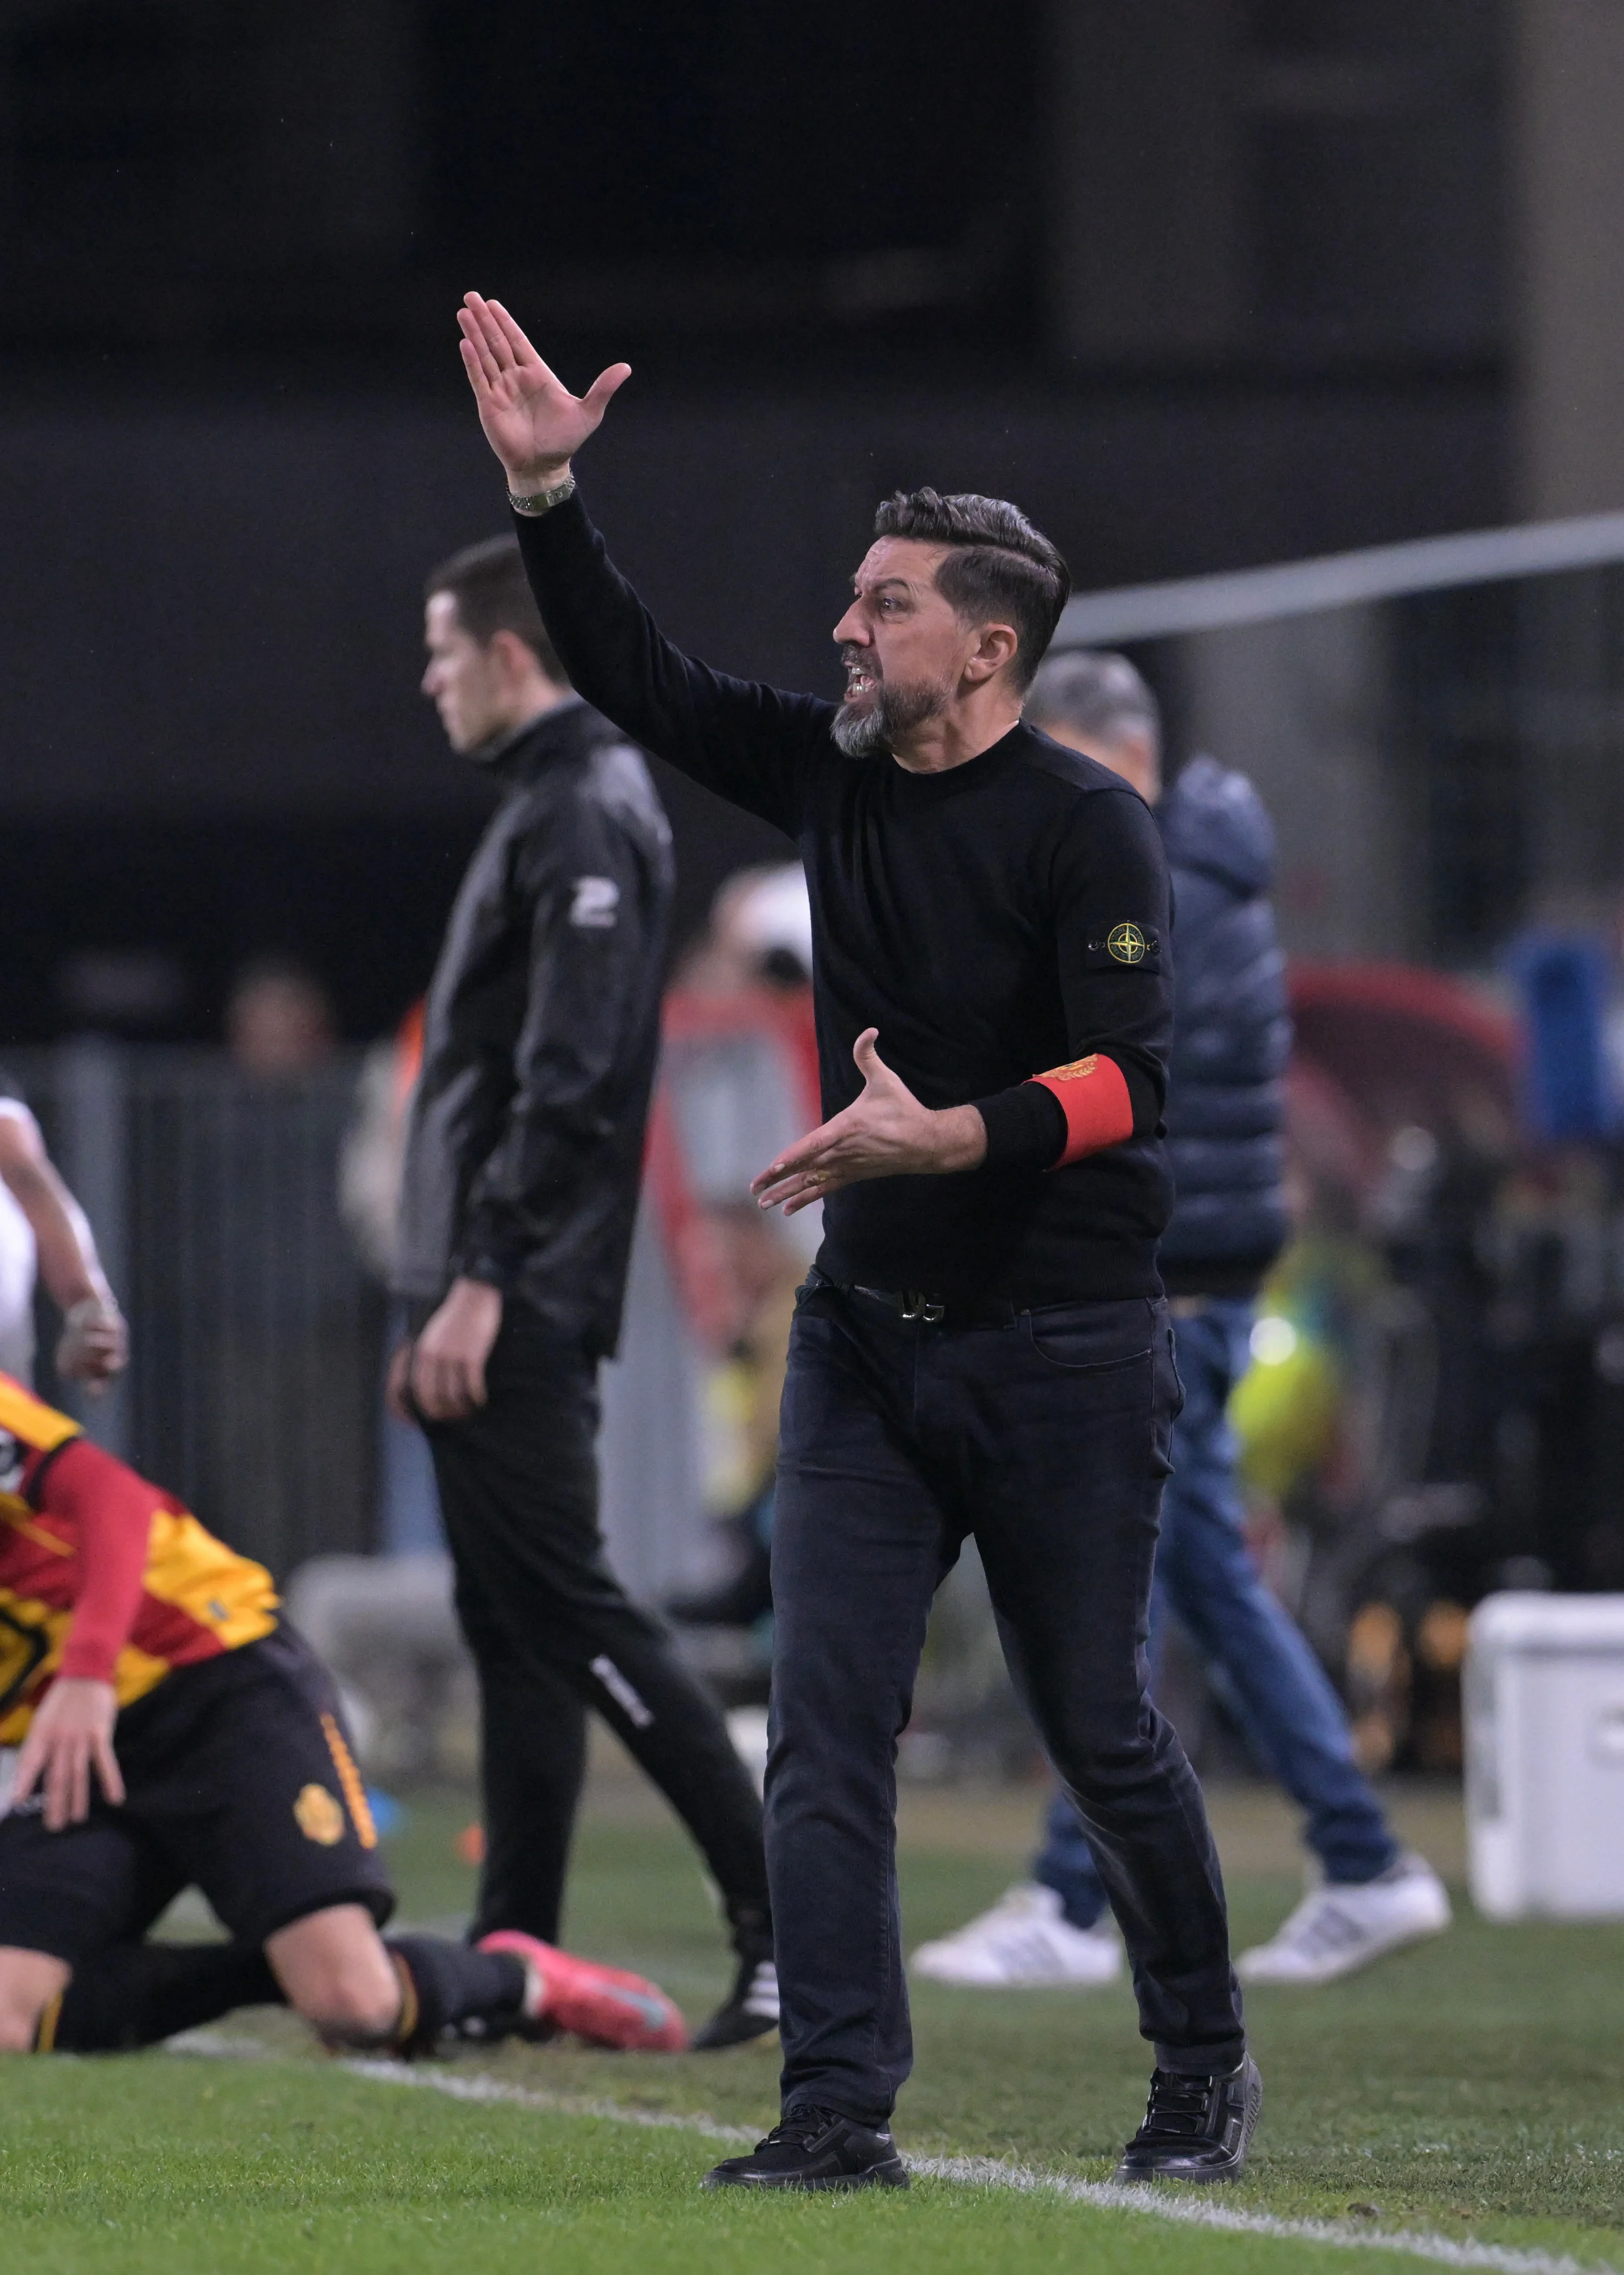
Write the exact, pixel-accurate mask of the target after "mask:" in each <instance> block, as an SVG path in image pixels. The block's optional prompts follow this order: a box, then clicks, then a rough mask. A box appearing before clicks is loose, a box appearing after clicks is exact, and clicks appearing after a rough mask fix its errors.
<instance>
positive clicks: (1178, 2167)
mask: <svg viewBox="0 0 1624 2275" xmlns="http://www.w3.org/2000/svg"><path fill="white" fill-rule="evenodd" d="M1262 2112H1263V2079H1262V2077H1261V2076H1260V2075H1259V2074H1258V2065H1257V2063H1256V2062H1255V2061H1254V2060H1252V2058H1251V2056H1250V2054H1248V2055H1247V2057H1246V2059H1245V2060H1244V2061H1243V2062H1242V2063H1241V2065H1240V2067H1238V2068H1237V2069H1232V2070H1226V2071H1224V2072H1222V2073H1221V2074H1220V2075H1215V2076H1212V2075H1209V2076H1197V2077H1183V2076H1181V2075H1178V2074H1177V2073H1176V2072H1175V2071H1173V2070H1166V2069H1159V2070H1154V2071H1152V2074H1151V2097H1150V2100H1149V2101H1148V2102H1147V2104H1146V2105H1145V2111H1144V2124H1143V2125H1141V2126H1140V2128H1139V2129H1138V2131H1137V2133H1136V2134H1135V2135H1134V2136H1133V2139H1132V2140H1131V2141H1130V2142H1129V2143H1128V2146H1127V2147H1126V2148H1125V2149H1124V2150H1123V2151H1122V2163H1121V2164H1120V2165H1118V2166H1117V2168H1116V2170H1115V2172H1114V2173H1113V2174H1112V2178H1113V2179H1114V2180H1116V2181H1238V2180H1239V2179H1240V2177H1241V2174H1242V2173H1243V2172H1244V2171H1245V2170H1246V2151H1247V2150H1248V2149H1249V2148H1250V2145H1251V2137H1252V2135H1253V2133H1254V2132H1255V2131H1256V2129H1257V2125H1258V2118H1259V2116H1260V2115H1261V2114H1262Z"/></svg>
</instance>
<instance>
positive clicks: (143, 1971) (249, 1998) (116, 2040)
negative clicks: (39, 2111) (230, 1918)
mask: <svg viewBox="0 0 1624 2275" xmlns="http://www.w3.org/2000/svg"><path fill="white" fill-rule="evenodd" d="M282 2004H283V1996H282V1992H281V1990H280V1989H279V1988H278V1986H277V1983H276V1976H274V1975H273V1974H272V1973H271V1971H270V1969H269V1967H268V1964H267V1963H266V1958H265V1954H264V1953H263V1952H262V1951H261V1950H260V1949H259V1948H258V1946H255V1945H252V1944H245V1943H131V1944H120V1945H117V1946H115V1947H114V1948H113V1949H112V1950H111V1951H104V1952H102V1954H101V1955H100V1957H98V1958H95V1959H93V1960H89V1961H87V1962H86V1964H85V1965H84V1966H82V1967H76V1968H75V1969H74V1970H73V1978H72V1982H71V1983H70V1984H68V1987H67V1989H66V1990H65V1991H64V1992H63V1994H62V1996H61V1998H60V1999H53V2001H52V2002H51V2005H50V2006H49V2007H47V2008H46V2010H45V2013H44V2014H43V2015H42V2017H41V2021H40V2027H39V2029H38V2032H37V2033H36V2035H35V2039H34V2044H35V2045H36V2046H37V2047H38V2049H39V2051H40V2052H42V2053H47V2052H58V2053H75V2054H94V2053H127V2052H129V2051H130V2050H131V2049H132V2047H135V2046H149V2045H153V2044H155V2043H156V2042H157V2041H158V2040H159V2039H160V2038H172V2037H174V2036H175V2033H176V2032H177V2031H178V2030H194V2029H197V2028H198V2026H199V2025H200V2023H203V2022H216V2021H218V2019H219V2017H220V2016H221V2015H222V2014H230V2011H231V2009H232V2007H279V2006H281V2005H282Z"/></svg>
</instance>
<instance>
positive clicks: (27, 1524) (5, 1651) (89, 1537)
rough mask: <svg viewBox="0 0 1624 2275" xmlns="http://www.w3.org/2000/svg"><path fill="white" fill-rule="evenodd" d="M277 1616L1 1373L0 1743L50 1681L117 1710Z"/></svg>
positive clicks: (210, 1539) (158, 1493) (246, 1582)
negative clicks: (76, 1682) (66, 1680)
mask: <svg viewBox="0 0 1624 2275" xmlns="http://www.w3.org/2000/svg"><path fill="white" fill-rule="evenodd" d="M276 1605H277V1598H276V1587H275V1585H274V1584H273V1583H272V1580H271V1576H270V1574H269V1573H268V1572H267V1571H266V1570H265V1568H264V1567H263V1566H262V1565H259V1564H255V1563H253V1562H252V1561H250V1560H249V1558H247V1557H245V1556H239V1555H238V1554H237V1553H236V1551H235V1550H234V1549H230V1548H228V1547H227V1546H225V1544H224V1542H223V1541H221V1540H216V1539H215V1537H214V1535H213V1534H212V1533H211V1532H207V1531H205V1530H204V1529H203V1527H202V1526H201V1525H200V1523H198V1521H197V1519H196V1517H195V1516H193V1515H192V1513H191V1511H190V1510H189V1509H188V1508H185V1507H184V1506H183V1505H182V1503H181V1502H179V1501H178V1500H176V1499H175V1497H174V1495H173V1494H172V1493H164V1492H163V1491H162V1489H161V1487H159V1486H157V1485H148V1484H147V1480H146V1479H145V1478H140V1477H138V1476H137V1475H136V1473H135V1471H134V1470H132V1469H130V1468H128V1467H127V1466H126V1465H125V1463H123V1462H120V1461H116V1460H115V1459H114V1458H113V1456H112V1455H110V1454H107V1453H104V1452H103V1451H102V1448H101V1447H99V1446H94V1445H92V1444H91V1442H90V1440H88V1439H87V1438H86V1437H85V1436H84V1434H83V1433H82V1432H81V1431H80V1429H79V1425H78V1423H77V1422H74V1421H72V1420H71V1419H70V1417H68V1416H67V1415H65V1414H58V1413H57V1411H56V1410H55V1409H54V1408H52V1407H49V1406H47V1405H45V1404H44V1403H43V1402H42V1401H41V1400H40V1399H37V1398H35V1397H34V1395H33V1394H32V1393H31V1392H30V1391H27V1390H26V1389H25V1388H24V1387H23V1386H22V1384H21V1383H19V1382H17V1381H14V1380H13V1379H12V1378H11V1376H10V1375H8V1374H0V1745H7V1746H14V1745H16V1744H18V1743H19V1742H20V1740H21V1739H22V1737H23V1735H24V1734H25V1733H26V1730H27V1727H28V1724H29V1722H30V1721H31V1720H32V1719H33V1715H34V1708H35V1707H36V1706H37V1705H38V1704H39V1703H40V1700H41V1697H42V1696H43V1694H44V1692H45V1691H46V1689H48V1688H49V1684H50V1683H51V1682H52V1681H53V1680H54V1679H55V1677H56V1676H57V1675H58V1674H68V1675H87V1676H91V1677H93V1678H94V1679H96V1680H99V1681H102V1682H111V1683H112V1684H113V1685H114V1688H115V1689H116V1691H117V1697H118V1704H119V1705H120V1706H121V1707H123V1706H128V1705H130V1704H132V1702H133V1701H134V1700H136V1699H137V1698H141V1697H145V1696H146V1694H147V1692H148V1691H149V1690H151V1689H155V1687H156V1686H157V1684H159V1683H160V1682H162V1680H163V1678H164V1676H165V1675H166V1674H170V1672H171V1671H172V1670H173V1669H174V1668H176V1667H190V1666H193V1665H194V1664H195V1663H196V1662H197V1661H198V1660H199V1659H211V1658H213V1657H214V1656H215V1654H216V1653H217V1652H220V1651H234V1650H236V1649H237V1648H238V1646H239V1645H240V1644H245V1643H253V1642H255V1641H257V1640H258V1638H259V1637H260V1636H265V1635H269V1634H270V1632H271V1630H272V1629H274V1628H275V1627H276Z"/></svg>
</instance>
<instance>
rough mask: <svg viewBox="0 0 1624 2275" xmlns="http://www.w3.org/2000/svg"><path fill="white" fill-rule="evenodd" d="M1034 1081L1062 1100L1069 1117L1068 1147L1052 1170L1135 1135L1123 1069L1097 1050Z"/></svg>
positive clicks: (1051, 1165)
mask: <svg viewBox="0 0 1624 2275" xmlns="http://www.w3.org/2000/svg"><path fill="white" fill-rule="evenodd" d="M1032 1080H1033V1081H1034V1082H1035V1083H1037V1084H1039V1085H1040V1086H1041V1087H1042V1088H1043V1089H1045V1090H1046V1091H1048V1092H1050V1093H1051V1095H1052V1096H1054V1098H1056V1099H1058V1100H1059V1101H1060V1107H1061V1113H1062V1114H1064V1115H1065V1117H1066V1150H1065V1152H1064V1153H1062V1154H1061V1157H1060V1159H1059V1160H1058V1161H1051V1162H1050V1164H1049V1167H1050V1168H1051V1169H1063V1168H1065V1167H1066V1166H1067V1164H1068V1163H1069V1162H1071V1161H1080V1160H1082V1159H1083V1157H1084V1154H1085V1153H1102V1152H1103V1151H1104V1149H1105V1148H1106V1147H1107V1145H1121V1144H1122V1140H1123V1139H1124V1138H1131V1137H1132V1136H1133V1100H1132V1099H1131V1098H1130V1097H1129V1093H1128V1085H1127V1082H1126V1080H1125V1079H1124V1077H1123V1074H1122V1069H1121V1067H1119V1066H1118V1064H1117V1063H1116V1061H1115V1060H1114V1059H1108V1058H1105V1057H1103V1056H1102V1055H1101V1054H1100V1053H1099V1052H1098V1051H1096V1052H1094V1053H1093V1054H1091V1056H1090V1057H1088V1058H1085V1059H1074V1060H1073V1061H1072V1062H1071V1064H1070V1065H1069V1066H1063V1067H1052V1068H1051V1069H1049V1071H1048V1073H1047V1074H1039V1075H1034V1076H1033V1077H1032Z"/></svg>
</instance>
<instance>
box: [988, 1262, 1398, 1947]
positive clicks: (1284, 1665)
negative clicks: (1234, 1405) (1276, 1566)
mask: <svg viewBox="0 0 1624 2275" xmlns="http://www.w3.org/2000/svg"><path fill="white" fill-rule="evenodd" d="M1251 1324H1252V1305H1251V1304H1250V1302H1246V1301H1243V1300H1242V1301H1237V1300H1235V1299H1232V1298H1216V1297H1214V1298H1212V1299H1210V1300H1209V1301H1207V1302H1205V1303H1204V1304H1202V1305H1201V1307H1200V1309H1199V1310H1198V1311H1193V1312H1191V1313H1190V1315H1189V1316H1188V1317H1184V1318H1181V1319H1180V1320H1179V1322H1178V1362H1179V1373H1180V1375H1181V1376H1182V1379H1183V1384H1184V1410H1183V1412H1182V1414H1181V1415H1180V1417H1179V1420H1178V1425H1177V1427H1176V1428H1175V1431H1174V1433H1173V1475H1172V1477H1171V1478H1169V1480H1168V1482H1167V1492H1166V1493H1164V1494H1163V1496H1162V1505H1161V1542H1160V1546H1159V1547H1158V1549H1157V1551H1156V1587H1155V1594H1154V1597H1153V1599H1152V1607H1151V1628H1152V1646H1151V1656H1152V1665H1153V1664H1154V1660H1155V1655H1156V1651H1155V1639H1156V1636H1157V1634H1158V1633H1159V1632H1161V1631H1165V1626H1166V1620H1167V1614H1168V1613H1169V1612H1171V1613H1172V1614H1174V1615H1175V1617H1176V1618H1177V1620H1178V1621H1179V1622H1180V1624H1181V1625H1182V1627H1183V1628H1184V1629H1186V1630H1187V1631H1188V1633H1189V1634H1190V1637H1191V1639H1192V1641H1193V1642H1194V1643H1195V1644H1196V1645H1197V1649H1198V1650H1199V1651H1200V1652H1201V1654H1202V1656H1203V1658H1204V1659H1205V1660H1206V1661H1207V1663H1208V1665H1209V1666H1210V1667H1212V1668H1213V1669H1214V1670H1215V1671H1216V1672H1217V1674H1219V1675H1220V1678H1221V1680H1222V1682H1223V1686H1224V1695H1225V1697H1226V1698H1227V1701H1228V1702H1229V1704H1231V1705H1233V1707H1234V1708H1235V1713H1236V1715H1237V1717H1238V1719H1239V1720H1240V1723H1241V1727H1242V1728H1243V1731H1244V1732H1245V1735H1246V1737H1247V1741H1248V1742H1249V1743H1250V1746H1251V1749H1252V1751H1253V1752H1254V1753H1255V1754H1256V1756H1257V1757H1258V1761H1259V1762H1261V1763H1262V1764H1263V1765H1264V1767H1265V1768H1266V1769H1267V1770H1269V1771H1270V1772H1272V1774H1273V1776H1274V1777H1275V1778H1276V1779H1278V1780H1279V1781H1280V1784H1281V1785H1283V1786H1284V1787H1285V1788H1286V1790H1287V1792H1288V1794H1289V1795H1291V1797H1292V1799H1293V1800H1294V1801H1295V1802H1296V1803H1298V1804H1299V1805H1300V1806H1301V1808H1302V1809H1303V1811H1304V1813H1305V1815H1306V1818H1307V1820H1308V1821H1307V1825H1306V1826H1305V1828H1304V1829H1305V1832H1306V1833H1307V1837H1308V1841H1309V1845H1310V1846H1311V1848H1313V1849H1314V1851H1315V1853H1316V1854H1317V1855H1318V1857H1319V1860H1320V1862H1321V1863H1322V1864H1323V1865H1324V1867H1325V1874H1326V1879H1328V1880H1341V1881H1353V1880H1373V1879H1374V1878H1376V1876H1377V1874H1378V1873H1379V1872H1385V1871H1386V1869H1387V1867H1388V1865H1389V1864H1391V1863H1393V1862H1394V1859H1395V1858H1396V1856H1398V1853H1399V1849H1398V1843H1397V1841H1395V1840H1394V1837H1393V1835H1392V1833H1390V1832H1389V1831H1388V1829H1387V1825H1386V1819H1385V1818H1383V1816H1382V1813H1381V1809H1380V1806H1379V1803H1378V1802H1377V1799H1376V1796H1375V1795H1374V1794H1373V1793H1372V1792H1371V1788H1370V1787H1369V1785H1368V1784H1367V1782H1366V1781H1365V1779H1364V1777H1363V1774H1362V1773H1361V1772H1360V1770H1359V1768H1358V1765H1357V1764H1356V1762H1355V1760H1354V1757H1353V1745H1352V1742H1351V1740H1350V1739H1349V1736H1348V1717H1347V1715H1346V1714H1345V1713H1344V1712H1343V1710H1342V1703H1341V1699H1340V1698H1339V1697H1337V1695H1336V1692H1335V1691H1334V1690H1333V1688H1332V1686H1331V1683H1330V1681H1329V1679H1328V1677H1327V1676H1326V1672H1325V1669H1324V1668H1323V1667H1321V1666H1320V1664H1319V1661H1318V1659H1316V1658H1315V1656H1314V1654H1313V1652H1312V1651H1311V1649H1310V1648H1309V1645H1308V1644H1307V1643H1306V1642H1305V1641H1304V1639H1303V1635H1302V1633H1301V1631H1300V1630H1299V1629H1298V1628H1297V1627H1296V1626H1295V1623H1294V1622H1293V1621H1292V1619H1291V1618H1290V1616H1289V1614H1288V1613H1287V1612H1286V1611H1285V1610H1283V1609H1282V1607H1281V1606H1280V1604H1279V1603H1278V1602H1277V1601H1276V1600H1275V1599H1274V1598H1273V1596H1272V1595H1271V1594H1270V1593H1269V1591H1268V1590H1267V1588H1265V1585H1264V1583H1263V1582H1262V1580H1261V1579H1260V1578H1259V1576H1258V1568H1257V1566H1256V1565H1255V1564H1254V1563H1253V1561H1252V1559H1251V1552H1250V1549H1249V1548H1248V1547H1247V1546H1246V1540H1245V1536H1244V1534H1243V1531H1242V1529H1241V1528H1242V1515H1243V1512H1242V1508H1241V1501H1240V1496H1239V1494H1238V1493H1237V1492H1236V1490H1235V1433H1234V1432H1233V1431H1232V1430H1231V1429H1230V1427H1229V1424H1228V1421H1227V1417H1226V1409H1227V1406H1228V1403H1229V1394H1230V1392H1231V1391H1232V1390H1233V1389H1234V1387H1235V1383H1236V1382H1237V1381H1238V1380H1239V1379H1240V1377H1241V1375H1242V1373H1243V1372H1244V1370H1245V1368H1246V1365H1247V1363H1248V1358H1249V1352H1248V1347H1247V1344H1248V1337H1249V1335H1250V1331H1251ZM1032 1877H1033V1878H1034V1879H1037V1880H1041V1881H1042V1882H1043V1883H1044V1885H1045V1886H1047V1887H1051V1888H1053V1889H1054V1890H1055V1891H1056V1893H1058V1894H1059V1896H1060V1898H1061V1901H1062V1903H1063V1904H1064V1906H1065V1910H1066V1917H1067V1918H1068V1919H1069V1921H1070V1922H1071V1924H1072V1925H1073V1926H1074V1927H1091V1926H1092V1924H1093V1923H1094V1922H1095V1920H1097V1919H1098V1918H1099V1915H1100V1913H1101V1912H1102V1911H1104V1909H1105V1908H1106V1891H1105V1886H1104V1883H1103V1882H1102V1880H1101V1879H1100V1877H1099V1873H1098V1871H1096V1870H1095V1868H1094V1859H1093V1855H1092V1852H1091V1849H1090V1848H1089V1842H1088V1835H1087V1833H1085V1832H1084V1828H1083V1826H1082V1825H1080V1824H1079V1823H1078V1821H1077V1817H1076V1810H1073V1809H1072V1807H1071V1805H1070V1803H1069V1802H1068V1801H1067V1799H1066V1796H1065V1795H1064V1794H1063V1793H1058V1794H1056V1795H1055V1796H1054V1803H1053V1804H1052V1806H1051V1808H1050V1810H1049V1817H1048V1823H1047V1825H1046V1831H1045V1838H1044V1844H1043V1851H1042V1854H1041V1855H1040V1856H1039V1858H1038V1861H1037V1863H1036V1864H1035V1865H1034V1866H1033V1869H1032Z"/></svg>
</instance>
